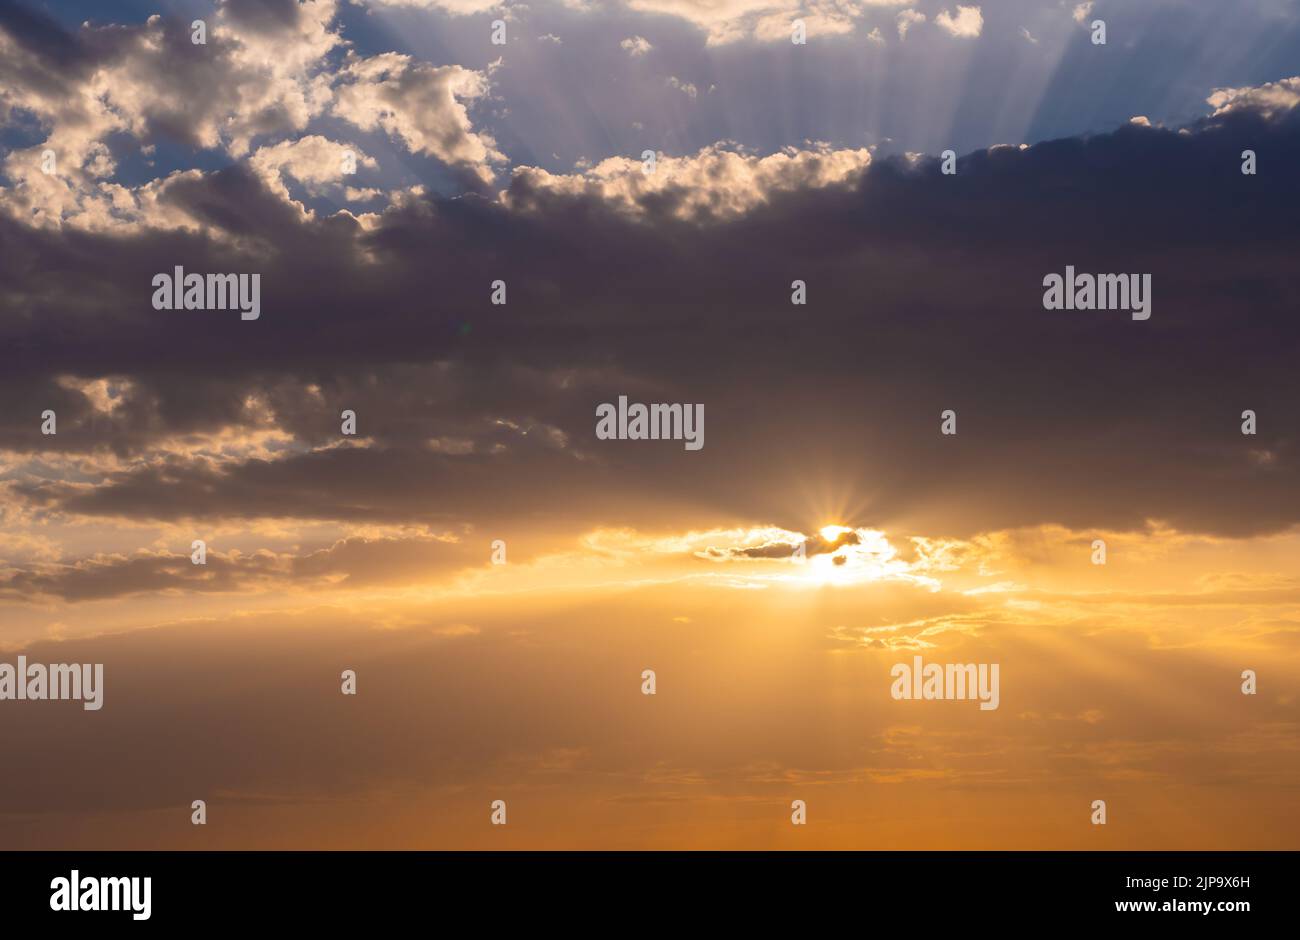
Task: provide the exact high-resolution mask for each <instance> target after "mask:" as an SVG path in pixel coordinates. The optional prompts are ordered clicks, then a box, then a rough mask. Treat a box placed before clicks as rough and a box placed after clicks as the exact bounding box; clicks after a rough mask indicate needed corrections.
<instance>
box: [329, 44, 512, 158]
mask: <svg viewBox="0 0 1300 940" xmlns="http://www.w3.org/2000/svg"><path fill="white" fill-rule="evenodd" d="M487 93H488V77H487V75H486V74H484V73H483V72H477V71H475V70H473V69H467V68H462V67H461V66H459V65H443V66H434V65H429V64H427V63H420V62H415V61H413V60H412V59H411V57H410V56H406V55H401V54H399V53H396V52H388V53H384V54H383V55H377V56H372V57H370V58H364V59H363V58H359V57H356V56H353V57H350V58H349V60H348V62H347V63H346V64H345V65H344V67H343V69H342V70H341V71H340V84H339V85H338V86H337V87H336V88H335V90H334V104H333V108H332V110H333V113H334V114H336V115H338V116H339V117H341V118H343V119H344V120H346V121H350V122H351V123H353V124H355V125H356V126H357V127H359V128H361V129H362V130H368V131H369V130H375V129H376V128H382V129H383V130H384V131H385V132H387V133H388V134H389V135H391V136H392V137H395V138H397V139H398V140H400V141H402V143H404V144H405V145H406V147H407V148H408V149H409V150H410V151H411V152H412V153H423V154H427V155H429V156H432V157H437V158H438V159H439V160H442V161H443V162H444V163H449V164H452V165H459V166H464V167H468V168H470V169H472V170H473V171H474V172H475V173H476V175H478V176H479V178H481V179H483V180H485V181H486V180H490V179H491V178H492V172H491V170H490V169H489V167H488V164H489V163H492V162H497V161H501V160H504V159H505V158H504V157H503V156H502V155H501V153H500V152H499V151H498V150H497V149H496V142H495V141H494V140H493V139H492V137H491V136H489V135H488V134H485V133H479V132H475V131H474V129H473V127H472V125H471V122H470V119H469V113H468V111H467V110H466V102H471V101H474V100H476V99H479V98H482V97H483V96H485V95H486V94H487Z"/></svg>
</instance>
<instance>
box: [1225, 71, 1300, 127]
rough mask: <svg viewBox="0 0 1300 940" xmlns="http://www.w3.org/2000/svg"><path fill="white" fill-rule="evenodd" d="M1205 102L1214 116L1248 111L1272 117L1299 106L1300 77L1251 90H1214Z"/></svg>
mask: <svg viewBox="0 0 1300 940" xmlns="http://www.w3.org/2000/svg"><path fill="white" fill-rule="evenodd" d="M1205 100H1206V103H1207V104H1209V105H1210V107H1212V108H1214V113H1215V114H1216V115H1217V114H1226V113H1228V112H1230V111H1238V110H1242V109H1248V110H1252V111H1259V112H1262V113H1263V114H1265V115H1267V116H1269V117H1272V116H1273V115H1275V114H1279V113H1281V112H1282V111H1290V110H1291V109H1292V108H1294V107H1295V106H1296V105H1297V104H1300V76H1296V77H1293V78H1284V79H1282V80H1281V81H1277V82H1269V83H1267V84H1265V85H1258V86H1256V87H1253V88H1216V89H1214V93H1213V94H1211V95H1210V97H1208V98H1206V99H1205Z"/></svg>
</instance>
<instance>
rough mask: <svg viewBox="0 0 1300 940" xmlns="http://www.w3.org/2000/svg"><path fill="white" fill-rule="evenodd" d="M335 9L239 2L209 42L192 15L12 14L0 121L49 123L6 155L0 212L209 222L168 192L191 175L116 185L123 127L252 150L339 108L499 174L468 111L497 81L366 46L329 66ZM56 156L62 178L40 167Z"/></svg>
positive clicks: (148, 144) (243, 152) (2, 49)
mask: <svg viewBox="0 0 1300 940" xmlns="http://www.w3.org/2000/svg"><path fill="white" fill-rule="evenodd" d="M336 13H337V3H336V2H335V0H319V2H314V3H307V4H299V3H296V2H286V0H276V2H274V3H270V4H258V3H247V2H244V0H239V2H235V0H228V2H225V3H223V4H221V5H220V6H219V7H218V8H217V10H216V13H215V16H214V17H213V20H212V22H211V24H210V30H209V34H208V42H207V44H206V45H195V44H193V43H192V42H191V34H190V30H189V25H188V23H185V22H181V21H176V20H165V19H163V18H162V17H160V16H152V17H150V18H149V20H148V21H147V22H146V23H144V24H141V25H138V26H112V27H107V26H93V25H90V24H89V23H87V24H84V25H83V26H82V27H81V29H80V30H79V31H77V32H76V33H72V34H69V33H65V32H64V31H63V29H62V27H61V26H59V25H58V24H56V23H54V22H53V21H50V20H44V19H41V18H40V17H39V16H36V15H30V14H27V15H23V16H18V15H11V16H10V17H9V18H8V19H7V20H0V117H6V116H10V117H11V116H12V115H14V114H16V113H25V114H31V115H33V116H34V117H35V118H36V119H37V120H38V121H39V122H40V125H41V127H42V129H43V131H44V132H45V136H44V138H43V139H42V140H41V141H40V142H39V143H37V144H34V145H32V146H29V147H20V148H15V149H13V150H12V151H11V152H10V153H9V154H8V156H7V157H6V158H5V159H4V162H3V164H2V165H0V170H2V172H3V177H4V178H6V179H7V180H8V182H9V185H8V186H7V187H6V188H5V189H4V190H3V191H4V193H5V198H4V199H3V200H0V204H2V208H3V209H4V210H6V211H8V212H9V213H11V214H12V215H13V216H15V217H18V218H23V219H28V220H32V221H35V222H37V223H39V224H43V225H49V226H54V227H57V226H61V225H68V226H71V227H74V228H81V229H87V230H96V231H100V230H107V229H112V228H126V227H130V226H134V225H141V224H143V225H146V226H149V227H154V228H161V229H175V228H202V227H203V226H202V223H201V222H200V221H198V220H196V219H194V218H193V217H192V216H188V215H187V214H186V213H184V212H179V211H177V209H176V207H175V205H174V203H173V202H172V201H171V200H170V199H169V191H170V190H172V189H173V187H175V186H181V185H183V184H184V182H185V181H186V180H192V179H193V176H192V175H190V174H186V173H179V174H177V175H173V176H171V177H160V178H155V179H153V180H150V181H147V182H143V183H139V184H135V185H131V184H125V183H120V182H116V181H114V180H113V176H114V174H115V171H116V170H117V163H118V159H119V156H118V154H119V152H120V151H121V150H122V149H123V145H122V143H121V141H120V138H121V136H122V135H126V136H128V137H129V138H130V139H131V140H132V141H133V143H134V148H135V150H136V151H137V152H139V153H140V154H141V155H145V156H148V155H150V154H151V153H152V152H153V150H154V149H155V148H156V145H157V143H158V142H159V141H163V140H171V141H178V142H180V143H182V144H184V145H188V146H192V147H196V148H202V149H208V150H219V151H221V152H223V153H224V154H226V155H227V156H228V157H229V158H233V159H242V158H246V157H247V156H248V154H249V152H250V149H251V148H252V146H253V141H254V139H256V138H259V137H268V136H275V135H285V134H294V133H301V132H303V131H304V130H306V129H307V127H308V126H309V124H310V123H311V122H312V121H313V120H316V119H318V118H320V117H322V116H324V115H325V114H326V113H327V112H330V111H332V112H333V113H335V114H337V115H338V116H339V117H342V118H344V119H346V120H349V121H351V122H352V123H353V124H355V125H357V126H358V127H360V128H362V129H374V128H377V127H378V128H382V129H384V130H385V131H387V132H388V133H390V134H392V135H393V136H394V137H396V138H397V139H398V140H400V141H401V142H403V143H404V144H405V145H406V146H408V147H409V148H410V149H412V150H413V151H414V152H419V153H425V154H428V155H430V156H433V157H436V158H438V159H440V160H443V161H445V162H447V163H448V164H451V165H453V166H457V167H464V168H466V169H467V170H468V171H469V172H470V173H471V174H472V175H473V176H475V177H476V178H477V179H479V180H480V181H484V180H487V179H490V178H491V175H492V174H491V171H490V168H489V164H491V163H492V162H494V161H497V160H499V159H501V157H500V154H499V153H498V152H497V150H496V149H495V144H494V142H493V140H492V138H491V137H490V136H488V135H486V134H482V133H479V132H477V131H475V130H474V129H473V128H472V126H471V123H470V120H469V117H468V114H467V112H466V105H467V103H472V102H473V101H475V100H478V99H479V98H481V97H483V96H484V95H486V94H487V89H488V80H487V76H486V75H485V74H484V73H481V72H476V71H474V70H471V69H464V68H461V67H459V66H442V67H434V66H430V65H427V64H415V63H412V62H411V61H410V60H409V59H408V58H406V57H403V56H398V55H395V54H388V55H383V56H379V57H376V58H374V59H367V58H365V57H361V56H357V55H356V54H355V53H349V55H348V57H347V60H346V63H345V66H344V68H343V69H342V70H341V71H339V72H337V73H336V72H335V71H333V70H332V69H331V67H330V65H329V63H328V61H327V58H328V56H330V54H331V53H333V52H335V50H337V49H338V48H340V47H341V46H342V45H344V41H343V39H342V37H341V36H340V35H339V33H338V31H337V29H336V27H335V24H334V19H335V16H336ZM336 83H341V84H340V85H339V86H338V87H335V84H336ZM46 151H49V152H52V153H53V155H54V160H55V172H53V173H46V172H44V154H45V153H46Z"/></svg>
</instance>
